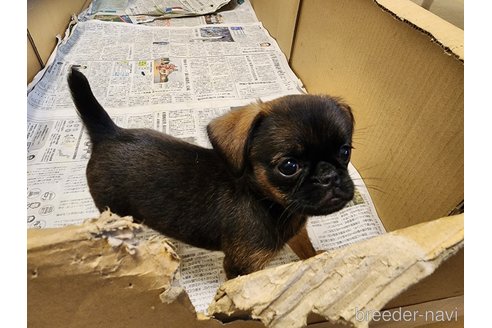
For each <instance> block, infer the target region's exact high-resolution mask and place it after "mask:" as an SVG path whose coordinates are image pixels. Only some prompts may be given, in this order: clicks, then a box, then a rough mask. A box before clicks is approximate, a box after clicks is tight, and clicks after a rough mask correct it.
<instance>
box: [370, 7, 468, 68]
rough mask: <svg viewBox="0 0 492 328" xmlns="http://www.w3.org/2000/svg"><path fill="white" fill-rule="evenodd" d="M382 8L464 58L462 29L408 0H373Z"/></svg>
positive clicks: (445, 48) (459, 57)
mask: <svg viewBox="0 0 492 328" xmlns="http://www.w3.org/2000/svg"><path fill="white" fill-rule="evenodd" d="M374 2H375V3H376V4H377V5H379V6H380V7H381V8H382V9H383V10H385V11H388V12H389V13H391V14H392V15H393V16H394V17H395V18H397V19H399V20H402V21H404V22H406V23H408V24H410V25H412V26H413V27H414V28H416V29H418V30H420V31H422V32H423V33H426V34H428V35H429V36H430V37H431V38H432V39H433V41H434V42H436V43H437V44H439V45H440V46H441V47H443V49H444V50H445V51H446V52H447V53H450V54H452V55H454V56H455V57H456V58H458V59H459V60H461V61H464V60H465V54H464V31H463V30H462V29H460V28H459V27H456V26H454V25H453V24H451V23H449V22H447V21H445V20H444V19H442V18H440V17H438V16H436V15H435V14H433V13H431V12H430V11H428V10H426V9H424V8H422V7H420V6H419V5H417V4H416V3H414V2H411V1H408V0H374Z"/></svg>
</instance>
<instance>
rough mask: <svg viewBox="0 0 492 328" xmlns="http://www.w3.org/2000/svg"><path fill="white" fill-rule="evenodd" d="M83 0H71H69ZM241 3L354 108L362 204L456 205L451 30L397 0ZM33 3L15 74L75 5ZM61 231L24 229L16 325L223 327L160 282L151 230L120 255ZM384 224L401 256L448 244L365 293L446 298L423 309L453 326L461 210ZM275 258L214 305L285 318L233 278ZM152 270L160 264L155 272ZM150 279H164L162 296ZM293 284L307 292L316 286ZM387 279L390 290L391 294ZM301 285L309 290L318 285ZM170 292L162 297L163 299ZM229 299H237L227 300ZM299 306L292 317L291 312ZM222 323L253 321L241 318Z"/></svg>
mask: <svg viewBox="0 0 492 328" xmlns="http://www.w3.org/2000/svg"><path fill="white" fill-rule="evenodd" d="M48 3H50V5H48ZM56 3H58V4H59V5H60V6H61V7H59V8H65V7H66V6H64V5H63V6H62V5H61V4H62V3H64V2H63V1H56ZM84 3H85V1H79V2H78V4H77V6H78V8H82V7H83V5H84ZM252 4H253V6H254V8H255V11H256V12H257V15H258V17H259V19H260V20H261V21H263V23H264V25H265V27H266V28H267V29H268V30H269V31H270V33H271V34H272V35H273V36H274V37H275V38H276V39H277V40H278V42H279V45H280V46H281V48H282V49H283V50H284V52H285V53H286V54H287V56H288V57H289V58H290V64H291V67H292V68H293V69H294V71H295V72H296V74H297V75H298V76H299V78H300V79H301V80H302V81H303V83H304V85H305V86H306V89H307V90H308V91H309V92H310V93H328V94H332V95H342V96H343V97H344V98H345V99H347V100H348V101H349V102H350V105H351V106H352V108H353V110H354V113H355V117H356V133H355V136H354V139H355V142H354V146H355V150H354V153H353V159H352V161H353V163H354V165H355V166H356V167H357V169H358V170H359V172H360V173H361V175H362V177H364V179H365V181H366V183H367V184H368V186H369V187H370V191H371V196H372V198H373V200H374V202H375V205H376V209H377V211H378V213H379V215H380V217H381V219H382V221H383V223H384V225H385V227H386V229H387V230H388V231H397V230H400V229H404V228H407V227H411V226H414V225H417V224H419V223H424V222H429V221H433V220H435V219H437V218H441V217H444V216H447V215H448V214H449V213H451V212H453V210H455V209H456V208H457V207H459V206H460V204H462V202H463V199H464V193H463V182H464V179H463V114H464V113H463V106H464V105H463V94H464V92H463V84H464V76H463V71H464V65H463V62H464V54H463V31H462V30H460V29H458V28H456V27H454V26H453V25H451V24H449V23H447V22H445V21H443V20H442V19H440V18H438V17H437V16H434V15H433V14H431V13H429V12H427V11H425V10H424V9H422V8H420V7H419V6H417V5H416V4H414V3H412V2H410V1H407V0H392V1H389V0H378V1H373V0H343V1H340V0H310V1H303V2H300V1H298V0H297V1H285V0H275V1H273V0H269V1H266V0H254V1H252ZM34 5H36V6H42V7H43V8H47V7H46V6H48V7H49V6H53V1H40V0H37V1H28V32H29V34H30V35H31V38H30V39H29V40H28V42H29V47H28V50H29V51H28V80H29V77H30V76H33V75H34V74H35V73H36V72H37V71H38V70H39V68H40V67H42V65H43V60H46V58H47V56H44V55H43V54H45V53H48V54H49V53H50V51H51V50H52V49H53V47H54V43H52V44H51V45H50V44H49V43H50V42H49V40H51V38H53V40H54V35H53V31H55V30H56V29H57V28H58V27H59V29H58V30H57V31H56V32H57V33H60V34H61V33H63V30H64V28H65V26H66V23H67V22H68V19H69V15H70V14H71V13H69V12H70V11H71V10H72V11H73V12H78V11H79V10H78V9H73V8H69V9H67V10H57V11H53V13H52V14H50V15H46V11H43V10H31V11H30V10H29V8H33V6H34ZM85 5H87V4H86V3H85ZM50 8H51V7H50ZM43 49H51V50H50V51H46V50H43ZM371 186H373V187H374V189H371ZM130 226H131V224H130ZM69 229H73V228H69ZM63 231H64V232H63V234H62V235H60V233H59V231H52V230H51V229H50V230H42V231H30V232H29V237H28V238H29V239H28V240H29V245H28V250H29V251H28V270H29V272H28V322H29V326H32V327H48V326H49V327H62V326H63V327H67V326H68V327H87V326H94V327H121V326H125V327H154V326H163V327H221V326H223V323H222V322H221V321H219V320H215V319H212V320H205V321H201V320H197V319H196V315H195V313H194V311H193V309H192V306H191V304H190V302H189V300H188V299H187V297H186V295H185V294H183V293H180V291H179V290H175V289H173V288H171V287H170V285H169V279H166V277H168V276H169V275H170V273H169V271H167V269H163V268H162V267H159V266H155V267H154V266H153V264H152V263H154V264H155V263H156V262H155V261H154V260H153V259H154V256H156V255H155V254H156V252H157V253H159V252H161V251H159V250H162V249H164V250H166V251H165V252H164V254H167V255H166V256H168V257H166V259H167V260H169V263H171V264H173V263H174V264H175V261H173V258H172V256H171V255H172V252H171V251H169V252H167V248H166V244H165V243H163V242H162V241H155V243H153V244H152V245H150V246H152V247H150V246H149V248H148V250H149V252H150V253H149V255H148V256H147V257H146V258H144V259H142V260H141V261H140V260H138V261H137V262H138V263H133V262H132V260H131V259H132V258H133V257H132V256H131V254H130V253H128V252H127V251H126V250H122V249H120V250H119V251H118V252H117V253H114V251H112V248H111V247H109V246H108V245H107V242H106V241H105V240H103V239H99V240H97V241H95V240H92V239H91V238H88V237H87V236H88V235H87V233H89V237H90V236H91V234H90V232H88V231H87V230H85V232H84V231H83V232H81V231H74V230H71V232H68V230H63ZM415 232H418V233H417V234H415ZM442 232H444V233H442ZM395 234H396V235H400V236H404V238H407V239H408V240H412V241H413V242H415V244H416V245H420V246H416V247H417V250H418V251H417V252H416V253H419V252H420V251H421V250H425V251H424V253H425V254H427V255H422V254H420V255H421V256H420V259H419V257H418V256H417V257H415V258H414V259H416V260H415V261H417V262H420V263H425V264H426V265H427V264H428V263H433V264H432V265H434V264H435V265H436V266H437V265H438V264H439V263H440V262H441V261H444V260H445V259H447V257H449V256H450V255H452V254H454V253H456V252H457V254H456V255H454V256H453V257H451V258H450V259H449V260H447V261H446V262H444V263H443V264H442V265H441V266H440V267H439V268H437V270H436V271H435V272H434V273H432V274H430V273H431V272H432V271H433V270H434V268H436V266H432V265H431V264H429V265H431V268H432V269H429V271H425V270H423V271H425V272H424V273H427V274H430V275H429V276H428V277H427V278H424V279H423V280H421V281H420V282H419V283H417V284H415V285H413V286H411V287H409V288H408V289H407V290H405V291H403V289H404V288H405V287H406V286H409V285H411V284H412V283H413V282H416V281H417V280H418V279H417V280H415V281H413V280H408V281H407V282H408V283H407V284H402V285H398V286H399V287H398V288H399V289H398V288H397V287H394V288H397V289H391V290H392V292H394V293H393V294H391V293H389V294H385V295H383V296H384V297H382V296H381V295H379V296H381V297H382V298H380V299H379V301H381V302H382V301H383V300H384V302H385V303H386V301H389V300H390V299H392V300H391V301H389V303H387V304H386V305H384V308H386V309H393V312H392V313H397V312H396V311H398V309H400V308H401V309H403V311H405V310H408V311H416V310H419V311H425V310H431V311H434V313H436V311H439V310H441V311H447V312H446V313H447V314H450V315H453V314H454V312H453V311H454V310H455V309H456V311H457V312H456V313H457V315H456V320H454V317H453V320H448V321H445V322H437V323H436V322H434V323H432V327H439V326H440V325H442V326H443V327H444V326H445V327H460V326H463V295H464V288H463V250H460V251H459V248H460V247H461V246H462V217H461V216H459V217H453V218H452V219H444V220H439V221H436V222H434V221H433V222H430V223H428V224H426V225H423V226H417V227H412V228H410V230H403V232H395ZM390 235H391V234H390ZM55 237H57V238H58V239H57V238H55ZM390 238H393V237H390ZM161 242H162V243H161ZM433 242H434V244H433ZM60 245H64V246H63V247H60ZM156 245H161V246H162V248H159V247H157V246H156ZM66 247H69V248H66ZM84 247H85V248H84ZM154 247H157V249H159V250H157V249H156V248H154ZM371 247H372V246H371ZM374 247H376V248H377V245H376V246H374ZM376 248H370V249H371V250H374V249H376ZM66 249H74V250H83V249H86V250H87V254H92V255H94V256H95V257H94V258H78V257H77V256H74V255H73V254H72V253H70V252H68V253H63V252H62V251H63V250H66ZM59 252H62V253H59ZM416 253H412V254H414V255H415V254H416ZM57 254H58V255H57ZM60 254H61V255H60ZM76 254H77V253H76ZM159 254H160V253H159ZM429 254H431V255H432V254H433V256H428V255H429ZM99 255H101V256H99ZM161 255H162V254H161ZM70 256H72V257H70ZM327 256H335V255H334V254H332V255H325V254H321V256H320V257H319V258H318V257H316V258H314V259H311V260H308V262H307V264H299V265H300V266H302V265H309V267H310V268H311V267H312V266H315V265H316V263H318V264H323V263H324V262H323V261H326V257H327ZM99 258H101V259H100V260H98V259H99ZM67 259H71V262H70V263H87V265H86V266H83V265H82V266H80V265H76V266H73V265H72V266H70V265H68V266H67V265H64V263H65V262H64V261H67ZM103 260H104V261H103ZM77 261H78V262H77ZM101 261H102V262H101ZM105 261H107V262H105ZM133 261H135V260H133ZM305 262H306V261H305ZM313 262H314V263H313ZM132 263H133V264H132ZM326 263H328V262H326ZM136 264H138V265H136ZM174 264H173V265H174ZM389 267H391V266H389ZM409 267H412V266H411V265H410V266H409ZM424 267H426V268H427V266H424ZM167 268H169V267H167ZM45 269H46V270H45ZM289 270H294V269H293V268H290V267H288V268H284V267H282V268H281V269H278V270H273V271H271V270H267V271H265V272H259V273H257V274H256V273H255V274H253V275H251V277H249V276H245V277H242V278H241V279H239V280H238V282H232V283H228V284H226V285H227V286H225V287H224V290H222V291H221V292H222V295H223V297H222V298H221V299H222V305H221V306H223V308H222V309H224V306H225V305H224V304H226V305H227V306H229V307H228V308H227V309H228V310H227V311H225V310H224V312H228V311H232V312H234V315H235V318H237V317H239V318H244V316H243V317H241V313H243V314H244V312H251V311H253V313H255V315H257V317H258V318H262V320H264V321H263V322H270V324H274V323H275V324H277V326H282V325H280V324H279V322H280V323H281V322H282V321H275V320H273V321H272V320H271V318H272V315H273V314H275V315H273V317H274V318H280V317H283V316H284V317H285V318H287V319H289V318H290V319H292V318H293V317H296V316H295V315H293V314H292V313H295V312H293V310H292V309H291V308H288V307H285V308H283V307H281V306H280V307H275V306H273V305H272V304H270V305H268V306H266V307H265V308H263V309H260V308H259V307H258V303H255V304H253V305H251V304H250V306H249V307H248V306H247V305H244V304H243V303H240V301H238V300H237V298H236V297H237V295H241V294H243V295H244V289H241V288H248V287H247V286H248V283H250V284H251V285H250V287H251V286H255V285H257V281H258V279H260V280H261V279H266V278H265V277H269V278H268V279H273V278H272V277H279V279H280V278H282V277H283V278H285V277H287V276H288V272H287V271H289ZM417 271H418V272H420V271H419V270H417ZM293 272H298V271H295V270H294V271H293ZM156 274H157V276H156ZM159 274H161V275H162V276H160V277H158V276H159ZM416 274H417V273H416ZM166 275H167V276H166ZM399 276H400V275H399ZM424 276H425V274H421V275H420V273H419V274H418V275H414V276H412V277H418V278H419V279H421V278H423V277H424ZM262 277H263V278H262ZM283 278H282V279H283ZM279 286H283V285H282V284H279ZM344 286H345V285H344ZM395 286H396V285H395ZM164 290H167V291H168V292H167V293H166V295H164V296H162V293H163V292H164ZM250 292H251V293H252V291H251V290H250ZM298 292H299V290H298V287H292V288H290V289H289V288H287V289H285V293H286V294H285V295H287V294H289V293H291V294H292V295H294V296H293V297H299V298H300V295H299V294H298ZM305 292H306V293H308V294H310V293H312V292H316V290H306V291H305ZM318 292H319V290H318ZM399 292H402V293H401V294H400V295H399V296H396V294H398V293H399ZM225 295H227V296H225ZM314 295H317V296H316V297H317V298H318V299H319V298H320V297H321V296H320V295H318V294H312V296H313V297H314ZM307 297H308V299H309V298H310V296H309V295H308V296H307ZM358 299H359V298H348V299H346V301H347V302H348V301H349V300H350V301H354V300H355V301H357V300H358ZM376 299H377V298H376ZM170 300H174V301H172V302H171V303H169V304H167V303H166V302H165V301H170ZM226 300H227V302H226ZM359 300H360V299H359ZM361 302H362V301H361ZM241 304H243V305H241ZM275 304H277V305H282V304H291V303H289V302H287V303H282V302H279V303H275ZM346 304H352V303H350V302H349V303H346ZM358 304H359V303H358ZM360 304H362V303H360ZM325 305H326V304H325ZM373 306H375V307H376V308H377V307H378V306H379V305H378V306H376V305H374V304H373ZM380 306H383V305H382V304H381V305H380ZM241 307H242V308H241ZM240 308H241V309H242V310H241V311H238V309H240ZM322 308H323V306H321V305H320V304H317V305H316V306H315V307H313V308H312V309H307V310H306V308H304V307H303V311H304V312H305V311H307V312H308V313H309V312H313V313H321V314H324V315H328V312H323V309H322ZM328 310H329V309H326V311H328ZM282 311H286V312H282ZM401 311H402V310H400V313H401ZM304 312H302V314H299V315H298V316H297V317H300V318H301V319H302V318H303V316H304V314H305V313H304ZM342 312H343V311H342ZM330 313H331V314H330V315H331V316H329V318H330V319H332V320H334V321H336V320H340V321H344V320H345V321H346V317H344V316H343V315H341V312H337V313H338V315H339V316H338V317H337V315H335V314H333V313H332V312H330ZM413 313H415V312H413ZM268 314H269V315H270V317H268ZM265 318H266V319H265ZM268 318H270V319H268ZM220 319H222V320H223V321H229V320H232V319H231V318H227V317H221V318H220ZM268 320H270V321H268ZM307 320H308V323H309V324H310V326H312V327H325V326H326V327H329V326H332V325H331V324H329V323H327V322H326V320H325V319H324V318H323V317H322V316H320V315H309V317H308V319H307ZM359 323H360V324H363V323H364V321H361V322H359ZM430 324H431V322H429V321H426V320H422V318H420V320H413V321H410V322H408V321H405V320H396V321H393V322H391V323H388V322H385V321H382V320H380V321H379V322H374V323H372V324H371V327H386V326H388V325H389V326H391V327H425V326H427V325H429V326H430ZM227 326H231V327H261V326H263V325H262V324H261V323H260V322H259V321H253V320H250V319H246V320H240V321H233V322H231V323H229V324H227Z"/></svg>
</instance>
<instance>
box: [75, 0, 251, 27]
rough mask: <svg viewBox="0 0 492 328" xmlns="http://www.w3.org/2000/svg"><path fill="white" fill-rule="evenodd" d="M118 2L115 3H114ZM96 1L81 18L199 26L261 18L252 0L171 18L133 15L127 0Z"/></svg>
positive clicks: (155, 24)
mask: <svg viewBox="0 0 492 328" xmlns="http://www.w3.org/2000/svg"><path fill="white" fill-rule="evenodd" d="M113 2H115V3H113ZM103 4H104V5H105V6H102V5H101V2H93V3H92V4H91V5H90V6H89V8H87V9H86V10H85V11H83V12H82V13H80V14H79V15H78V19H79V21H86V20H91V19H97V20H101V21H108V22H120V23H130V24H143V25H147V26H166V27H169V26H187V27H191V26H197V25H213V24H228V23H234V24H242V23H258V18H257V17H256V14H255V12H254V10H253V7H252V6H251V3H250V1H249V0H244V1H237V0H236V1H230V2H229V3H228V4H227V5H225V6H224V7H222V8H220V9H219V10H218V11H216V12H212V13H209V14H205V15H198V16H184V17H170V16H168V15H163V16H155V15H153V16H151V15H131V14H129V13H127V12H126V9H127V8H128V1H125V0H120V1H107V2H104V3H103Z"/></svg>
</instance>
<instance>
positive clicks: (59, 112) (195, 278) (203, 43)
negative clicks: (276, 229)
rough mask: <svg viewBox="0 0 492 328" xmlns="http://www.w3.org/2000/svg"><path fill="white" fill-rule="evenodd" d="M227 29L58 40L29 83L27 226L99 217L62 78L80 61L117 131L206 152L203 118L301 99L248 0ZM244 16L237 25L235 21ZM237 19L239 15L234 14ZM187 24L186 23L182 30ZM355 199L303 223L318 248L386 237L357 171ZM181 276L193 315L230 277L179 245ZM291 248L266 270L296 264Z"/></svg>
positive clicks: (117, 26)
mask: <svg viewBox="0 0 492 328" xmlns="http://www.w3.org/2000/svg"><path fill="white" fill-rule="evenodd" d="M226 12H227V11H225V12H224V16H223V17H227V23H226V24H217V23H208V22H206V23H205V24H204V23H203V21H202V19H206V18H203V17H189V18H181V19H179V20H180V21H181V20H182V21H185V23H182V22H181V23H179V24H181V26H177V25H178V24H175V23H173V22H174V21H175V20H177V19H171V20H168V22H169V24H168V25H167V26H160V25H158V24H156V22H155V21H154V22H152V23H151V24H150V25H154V26H140V25H132V24H121V23H113V22H104V21H99V20H86V21H81V22H79V23H77V24H76V25H75V27H74V28H73V30H70V29H69V30H67V36H66V37H65V38H64V39H63V40H61V41H60V42H59V45H58V46H57V49H56V50H55V52H56V53H54V54H53V55H52V57H51V58H50V63H49V65H47V67H46V68H45V69H44V70H43V71H42V72H41V73H40V74H39V75H38V76H37V77H36V79H35V81H33V83H31V84H30V85H29V88H28V91H29V92H28V96H27V101H28V115H27V150H28V152H27V168H28V173H27V178H28V184H27V187H28V188H27V225H28V228H48V227H61V226H66V225H69V224H78V223H81V222H82V221H83V220H84V219H87V218H90V217H95V216H97V215H98V211H97V209H96V207H95V205H94V203H93V201H92V198H91V196H90V194H89V191H88V187H87V183H86V178H85V168H86V165H87V161H88V159H89V157H90V151H91V150H90V141H89V138H88V136H87V134H86V132H85V129H84V127H83V125H82V123H81V122H80V120H79V118H78V117H77V114H76V111H75V107H74V105H73V102H72V100H71V97H70V94H69V90H68V85H67V82H66V78H67V74H68V71H69V69H70V67H71V66H72V65H78V66H79V68H80V70H81V71H82V72H83V73H84V74H85V75H86V76H87V77H88V79H89V81H90V83H91V87H92V89H93V91H94V94H95V96H96V97H97V98H98V100H99V101H100V102H101V104H102V105H103V106H104V107H105V108H106V110H107V111H108V112H109V114H110V116H111V117H112V118H113V120H114V121H115V122H116V124H118V125H120V126H122V127H128V128H130V127H131V128H143V127H145V128H151V129H155V130H158V131H161V132H164V133H168V134H170V135H173V136H175V137H178V138H180V139H183V140H185V141H188V142H191V143H194V144H197V145H201V146H203V147H209V148H210V147H211V145H210V143H209V141H208V138H207V135H206V130H205V128H206V125H207V124H208V122H209V121H210V120H211V119H213V118H215V117H217V116H220V115H222V114H224V113H226V112H227V111H229V110H230V109H231V108H232V107H238V106H244V105H247V104H249V103H251V102H254V101H256V100H257V99H261V100H265V101H266V100H269V99H273V98H277V97H280V96H283V95H288V94H301V93H304V90H303V86H302V83H301V82H300V81H299V79H298V78H297V77H296V76H295V74H294V73H293V72H292V70H291V69H290V68H289V65H288V63H287V61H286V59H285V56H284V55H283V54H282V52H281V51H280V49H279V47H278V45H277V43H276V42H275V40H274V39H273V38H272V37H271V36H270V35H269V34H268V33H267V31H266V30H265V29H264V28H263V26H262V25H261V23H259V22H257V21H254V20H255V19H256V17H255V16H254V13H252V9H251V5H250V3H249V2H248V1H246V2H245V3H244V4H242V5H240V6H236V7H235V8H234V10H231V11H230V13H229V14H225V13H226ZM235 16H237V17H240V16H244V17H246V18H245V19H244V21H243V22H236V23H234V22H233V21H231V20H230V19H235V18H234V17H235ZM238 20H239V19H238ZM187 24H189V25H190V26H187ZM349 169H350V174H351V176H352V177H353V178H354V180H355V181H356V182H357V183H356V184H357V192H356V196H355V198H354V200H353V201H352V202H351V203H350V204H348V205H347V206H346V207H345V208H344V209H343V210H341V211H339V212H337V213H334V214H332V215H329V216H324V217H313V218H310V219H309V221H308V233H309V236H310V238H311V240H312V243H313V246H314V248H315V249H316V250H327V249H333V248H338V247H341V246H344V245H346V244H349V243H353V242H355V241H359V240H363V239H367V238H370V237H372V236H376V235H379V234H381V233H384V232H385V231H384V227H383V226H382V224H381V221H380V220H379V218H378V216H377V213H376V211H375V209H374V205H373V203H372V201H371V199H370V195H369V193H368V191H367V188H366V187H365V185H364V184H363V182H362V179H361V178H360V176H359V175H358V173H357V171H356V170H355V168H353V166H352V165H350V166H349ZM176 244H177V248H178V253H179V254H180V256H181V258H182V265H181V269H180V275H179V276H180V278H179V279H178V281H177V282H176V283H179V284H180V285H181V286H183V287H184V288H185V289H186V290H187V292H188V294H189V295H190V299H191V301H192V303H193V304H194V305H195V307H196V309H197V311H198V312H203V311H204V310H205V309H206V307H207V306H208V304H209V303H210V301H211V299H212V298H213V296H214V295H215V291H216V289H217V287H218V286H219V285H220V283H222V282H223V281H224V279H225V276H224V273H223V272H222V259H223V253H221V252H210V251H206V250H202V249H198V248H194V247H191V246H189V245H186V244H183V243H179V242H176ZM297 259H298V258H297V256H296V255H295V254H294V253H293V252H292V250H290V249H289V248H288V247H286V248H285V250H284V251H283V252H282V254H281V255H280V257H279V258H278V260H276V261H274V262H272V263H271V264H270V265H275V264H279V263H287V262H289V261H293V260H297Z"/></svg>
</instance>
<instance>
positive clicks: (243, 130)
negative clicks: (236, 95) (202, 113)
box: [207, 103, 269, 175]
mask: <svg viewBox="0 0 492 328" xmlns="http://www.w3.org/2000/svg"><path fill="white" fill-rule="evenodd" d="M268 108H269V107H268V106H267V105H265V104H264V103H257V104H251V105H248V106H244V107H240V108H233V109H231V111H230V112H228V113H226V114H224V115H222V116H220V117H217V118H216V119H214V120H212V121H211V122H210V123H209V124H208V125H207V132H208V137H209V139H210V142H211V143H212V146H213V147H214V149H215V150H217V151H218V152H219V153H220V155H221V156H222V157H224V158H225V160H226V161H227V162H228V164H229V166H230V167H231V169H232V172H233V173H234V174H236V175H238V174H240V173H241V172H242V171H243V169H244V164H245V163H244V161H245V156H246V151H247V147H248V144H249V142H250V139H251V137H252V135H253V131H254V128H255V126H257V125H258V124H259V122H260V120H261V118H263V117H264V116H265V115H266V114H267V112H268Z"/></svg>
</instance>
